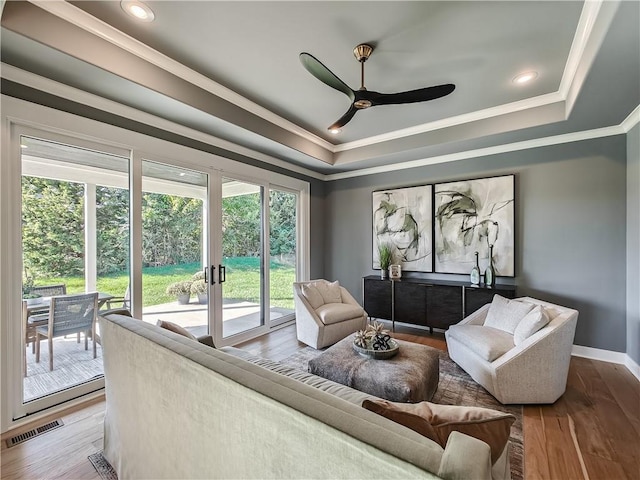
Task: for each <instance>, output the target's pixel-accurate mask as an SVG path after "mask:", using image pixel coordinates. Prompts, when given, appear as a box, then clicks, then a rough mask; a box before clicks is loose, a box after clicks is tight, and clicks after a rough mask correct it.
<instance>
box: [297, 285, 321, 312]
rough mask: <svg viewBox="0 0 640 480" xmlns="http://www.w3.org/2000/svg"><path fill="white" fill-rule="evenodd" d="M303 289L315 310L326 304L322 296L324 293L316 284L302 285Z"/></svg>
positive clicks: (305, 296) (303, 293)
mask: <svg viewBox="0 0 640 480" xmlns="http://www.w3.org/2000/svg"><path fill="white" fill-rule="evenodd" d="M301 290H302V295H304V298H306V299H307V302H309V305H311V308H313V309H314V310H317V309H318V308H320V307H321V306H322V305H324V298H322V294H321V293H320V291H319V290H318V289H317V288H316V287H315V286H314V285H311V284H306V285H302V289H301Z"/></svg>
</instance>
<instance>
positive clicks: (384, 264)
mask: <svg viewBox="0 0 640 480" xmlns="http://www.w3.org/2000/svg"><path fill="white" fill-rule="evenodd" d="M391 262H393V247H392V246H391V245H389V244H388V243H381V244H380V245H378V263H379V264H380V278H382V279H383V280H385V279H386V278H387V276H388V274H389V266H390V265H391Z"/></svg>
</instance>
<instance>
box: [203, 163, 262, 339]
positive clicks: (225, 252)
mask: <svg viewBox="0 0 640 480" xmlns="http://www.w3.org/2000/svg"><path fill="white" fill-rule="evenodd" d="M217 182H218V185H217V187H218V188H216V189H215V191H216V196H217V198H216V199H215V203H216V205H217V208H216V210H217V211H216V212H215V213H216V215H214V219H213V222H214V225H216V227H215V228H214V229H213V240H214V241H213V244H214V251H215V253H214V258H215V259H216V261H215V262H214V263H213V264H212V265H211V267H210V268H211V272H212V275H210V279H211V283H212V287H213V291H214V295H213V299H214V302H215V305H214V309H215V315H214V318H213V322H214V324H213V335H214V340H215V342H216V345H229V344H233V343H237V342H239V341H241V340H242V339H244V338H248V337H250V336H255V335H257V334H260V333H262V332H263V331H266V328H267V327H266V323H265V312H264V286H265V265H264V261H265V235H264V231H265V211H266V209H265V201H264V200H265V190H266V187H265V185H264V184H261V183H260V182H258V181H255V180H247V179H240V178H236V177H231V176H228V175H226V174H220V175H218V177H217Z"/></svg>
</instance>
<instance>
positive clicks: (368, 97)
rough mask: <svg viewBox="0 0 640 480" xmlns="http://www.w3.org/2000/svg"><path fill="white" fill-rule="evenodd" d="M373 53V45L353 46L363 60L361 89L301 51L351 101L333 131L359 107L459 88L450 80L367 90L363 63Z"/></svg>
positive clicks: (314, 72) (307, 63) (304, 60)
mask: <svg viewBox="0 0 640 480" xmlns="http://www.w3.org/2000/svg"><path fill="white" fill-rule="evenodd" d="M372 53H373V47H372V46H371V45H368V44H366V43H362V44H360V45H358V46H356V48H354V49H353V55H354V57H356V60H357V61H358V62H359V63H360V88H359V89H358V90H353V89H352V88H350V87H349V86H348V85H347V84H346V83H344V82H343V81H342V80H340V78H338V77H337V76H336V74H334V73H333V72H332V71H331V70H329V69H328V68H327V67H326V66H324V65H323V64H322V62H320V60H318V59H317V58H315V57H314V56H313V55H311V54H310V53H306V52H302V53H301V54H300V62H301V63H302V65H303V66H304V68H306V69H307V71H308V72H309V73H310V74H311V75H313V76H314V77H316V78H317V79H318V80H320V81H321V82H322V83H324V84H325V85H328V86H330V87H331V88H334V89H336V90H338V91H339V92H342V93H344V94H345V95H346V96H347V97H349V100H351V105H350V106H349V109H348V110H347V112H346V113H345V114H344V115H343V116H342V117H340V118H339V119H338V120H337V121H336V122H335V123H333V124H332V125H331V126H330V127H329V131H330V132H331V133H339V132H340V130H341V128H342V127H344V126H345V125H346V124H347V123H348V122H349V121H350V120H351V119H352V118H353V116H354V115H355V114H356V112H357V111H358V110H364V109H365V108H369V107H374V106H376V105H399V104H403V103H418V102H426V101H428V100H435V99H436V98H440V97H444V96H446V95H449V94H450V93H451V92H453V91H454V90H455V88H456V86H455V85H454V84H452V83H447V84H444V85H437V86H434V87H426V88H418V89H416V90H409V91H406V92H399V93H379V92H374V91H373V90H367V88H366V87H365V86H364V62H366V61H367V60H368V59H369V57H370V56H371V54H372Z"/></svg>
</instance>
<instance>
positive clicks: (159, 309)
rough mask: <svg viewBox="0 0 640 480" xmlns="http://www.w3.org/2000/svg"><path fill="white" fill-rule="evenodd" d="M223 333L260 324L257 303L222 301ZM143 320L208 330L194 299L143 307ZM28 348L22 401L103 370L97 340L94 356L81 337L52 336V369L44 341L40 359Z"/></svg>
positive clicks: (275, 312)
mask: <svg viewBox="0 0 640 480" xmlns="http://www.w3.org/2000/svg"><path fill="white" fill-rule="evenodd" d="M223 309H224V318H225V321H224V323H223V332H224V336H225V337H226V336H230V335H234V334H236V333H239V332H242V331H244V330H247V329H250V328H254V327H257V326H259V325H260V309H259V305H257V304H255V303H251V302H243V301H228V300H225V303H224V305H223ZM292 312H293V311H292V310H288V309H283V308H277V307H272V308H271V319H272V320H275V319H276V318H279V317H282V316H284V315H287V314H290V313H292ZM143 320H144V321H145V322H149V323H153V324H155V323H156V322H157V321H158V320H166V321H169V322H173V323H177V324H178V325H181V326H183V327H185V328H186V329H187V330H189V331H190V332H191V333H193V334H194V335H196V336H199V335H205V334H206V333H207V330H208V329H207V305H202V304H199V303H197V302H192V303H188V304H186V305H179V304H178V303H177V302H172V303H165V304H161V305H153V306H149V307H145V308H144V310H143ZM26 349H27V350H26V351H27V376H26V377H25V378H24V401H25V402H27V401H30V400H34V399H36V398H39V397H42V396H44V395H48V394H51V393H53V392H57V391H60V390H64V389H65V388H69V387H71V386H73V385H76V384H78V383H83V382H87V381H89V380H92V379H93V378H96V377H99V376H101V375H102V374H103V368H102V347H101V345H100V344H99V343H98V345H97V348H96V351H97V354H96V358H95V359H94V358H93V349H92V346H91V342H89V349H88V350H85V349H84V338H82V339H81V342H80V343H77V337H76V335H71V336H68V337H67V338H64V337H57V338H55V339H54V340H53V360H54V364H53V371H51V372H50V371H49V350H48V347H47V342H46V341H42V343H41V345H40V362H39V363H36V356H35V354H34V353H32V348H31V345H29V346H27V347H26Z"/></svg>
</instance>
